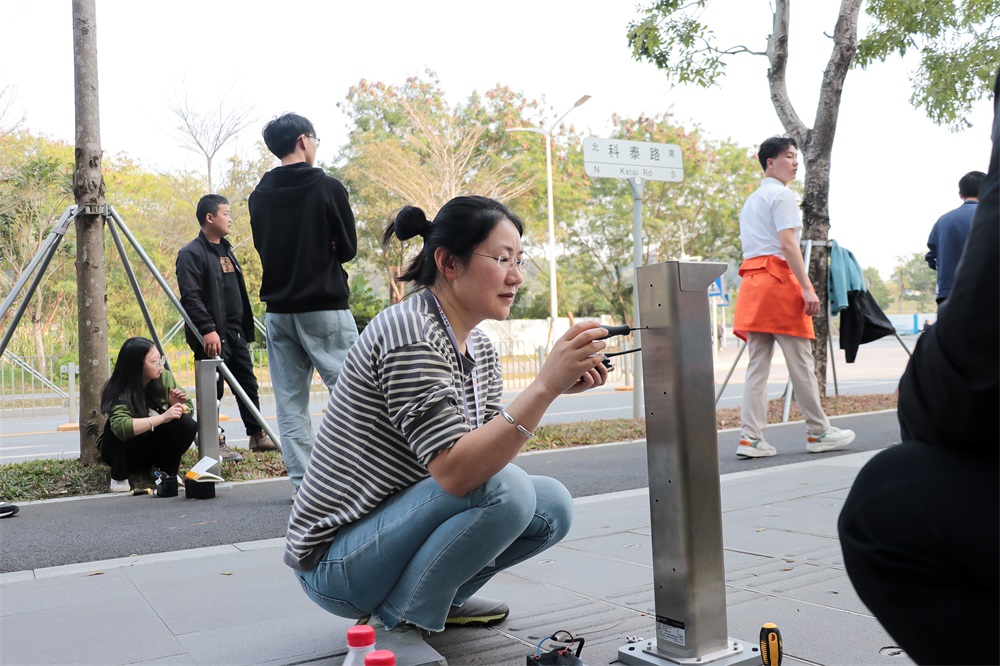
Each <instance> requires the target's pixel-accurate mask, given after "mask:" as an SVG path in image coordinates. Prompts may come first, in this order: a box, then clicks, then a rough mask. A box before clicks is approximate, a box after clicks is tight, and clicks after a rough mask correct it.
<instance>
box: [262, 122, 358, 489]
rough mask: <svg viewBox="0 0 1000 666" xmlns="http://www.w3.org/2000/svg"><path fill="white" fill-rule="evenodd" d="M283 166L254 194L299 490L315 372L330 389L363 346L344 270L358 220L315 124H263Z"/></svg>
mask: <svg viewBox="0 0 1000 666" xmlns="http://www.w3.org/2000/svg"><path fill="white" fill-rule="evenodd" d="M263 135H264V143H265V144H267V148H268V150H270V151H271V152H272V153H274V155H275V157H277V158H279V159H280V160H281V166H278V167H276V168H274V169H272V170H271V171H268V172H267V173H266V174H264V177H263V178H261V180H260V183H258V184H257V187H256V189H255V190H254V191H253V193H252V194H251V195H250V227H251V229H252V230H253V244H254V247H255V248H256V249H257V252H258V253H259V254H260V262H261V266H262V267H263V273H264V274H263V278H262V281H261V287H260V300H262V301H264V303H266V304H267V356H268V366H269V368H270V372H271V382H272V384H273V386H274V397H275V401H276V404H277V411H278V428H279V431H280V434H281V443H282V446H281V453H282V455H283V456H284V458H285V467H286V468H287V469H288V477H289V480H290V481H291V482H292V487H293V489H294V490H296V491H297V490H298V487H299V484H300V483H301V482H302V476H303V474H305V471H306V466H307V464H308V463H309V456H310V455H311V454H312V449H313V441H314V440H313V428H312V419H311V418H310V416H309V387H310V385H311V383H312V377H313V374H314V372H315V371H319V374H320V377H322V378H323V382H324V383H325V384H326V386H327V389H329V390H330V391H332V390H333V386H334V384H336V383H337V377H339V376H340V367H341V366H342V365H343V363H344V359H345V357H346V356H347V350H348V349H350V348H351V345H353V344H354V341H355V340H357V339H358V327H357V324H356V323H355V321H354V316H353V315H352V314H351V310H350V304H349V297H350V288H349V287H348V285H347V272H346V271H345V270H344V268H343V265H344V264H345V263H347V262H348V261H350V260H351V259H353V258H354V256H355V255H356V254H357V251H358V238H357V232H356V230H355V226H354V213H353V212H352V211H351V206H350V203H349V201H348V198H347V190H346V189H345V188H344V186H343V185H342V184H341V182H340V181H339V180H337V179H335V178H332V177H330V176H328V175H327V174H326V172H324V171H323V170H322V169H319V168H316V167H314V166H313V165H314V164H315V163H316V148H317V146H319V139H318V138H317V137H316V130H315V129H314V128H313V125H312V123H311V122H309V120H308V119H306V118H303V117H302V116H300V115H297V114H294V113H286V114H284V115H282V116H280V117H278V118H275V119H274V120H271V121H270V122H268V123H267V125H265V126H264V131H263Z"/></svg>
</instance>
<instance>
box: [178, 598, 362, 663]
mask: <svg viewBox="0 0 1000 666" xmlns="http://www.w3.org/2000/svg"><path fill="white" fill-rule="evenodd" d="M302 596H303V597H305V595H302ZM309 603H310V604H311V605H312V607H313V608H314V609H315V610H310V611H309V612H307V613H299V614H294V615H283V614H281V613H280V612H279V611H274V612H269V613H268V614H267V615H266V616H263V617H258V618H256V619H255V621H249V622H244V623H242V624H235V623H234V624H231V625H228V626H227V627H226V630H225V631H224V632H222V631H219V630H218V628H216V627H204V628H202V629H200V630H197V631H191V632H189V633H186V634H184V635H182V636H178V639H177V640H178V642H179V643H180V644H182V645H183V646H184V648H185V650H187V651H188V652H189V653H190V654H192V655H196V656H197V660H198V663H200V664H300V663H309V664H313V663H324V661H323V660H329V663H337V664H339V663H340V662H341V661H342V660H343V655H344V654H345V653H346V651H347V648H346V640H347V629H348V628H349V627H351V626H353V624H354V622H353V621H352V620H347V619H344V618H338V617H335V616H333V615H330V614H329V613H327V612H326V611H324V610H322V609H321V608H320V607H319V606H316V605H315V604H312V602H309Z"/></svg>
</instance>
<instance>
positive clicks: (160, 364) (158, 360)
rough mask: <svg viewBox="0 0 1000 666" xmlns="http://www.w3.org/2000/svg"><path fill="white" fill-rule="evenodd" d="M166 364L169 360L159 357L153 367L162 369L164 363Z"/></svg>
mask: <svg viewBox="0 0 1000 666" xmlns="http://www.w3.org/2000/svg"><path fill="white" fill-rule="evenodd" d="M166 362H167V359H166V358H165V357H163V356H159V357H157V359H156V360H155V361H153V365H155V366H156V367H158V368H162V367H163V365H164V363H166Z"/></svg>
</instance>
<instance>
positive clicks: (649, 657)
mask: <svg viewBox="0 0 1000 666" xmlns="http://www.w3.org/2000/svg"><path fill="white" fill-rule="evenodd" d="M618 661H619V662H621V663H622V664H639V665H642V664H654V666H676V664H684V665H685V666H690V665H693V664H697V665H698V666H702V665H703V664H712V665H713V666H742V665H744V664H754V665H755V666H760V663H761V659H760V646H759V645H758V644H757V643H748V642H747V641H741V640H739V639H737V638H730V639H729V648H728V649H726V650H719V651H718V652H713V653H711V654H707V655H702V656H700V657H666V656H663V655H660V654H657V652H656V640H655V639H653V640H646V641H637V642H635V643H626V644H625V645H623V646H621V647H620V648H618Z"/></svg>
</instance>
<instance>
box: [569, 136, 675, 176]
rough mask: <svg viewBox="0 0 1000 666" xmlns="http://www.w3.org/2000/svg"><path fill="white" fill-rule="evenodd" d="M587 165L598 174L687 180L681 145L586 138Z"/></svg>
mask: <svg viewBox="0 0 1000 666" xmlns="http://www.w3.org/2000/svg"><path fill="white" fill-rule="evenodd" d="M583 165H584V169H585V170H586V172H587V175H588V176H594V177H597V178H642V179H643V180H661V181H666V182H672V183H679V182H680V181H682V180H684V163H683V161H682V159H681V147H680V146H676V145H674V144H671V143H647V142H645V141H625V140H623V139H597V138H593V137H591V138H588V139H584V140H583Z"/></svg>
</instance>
